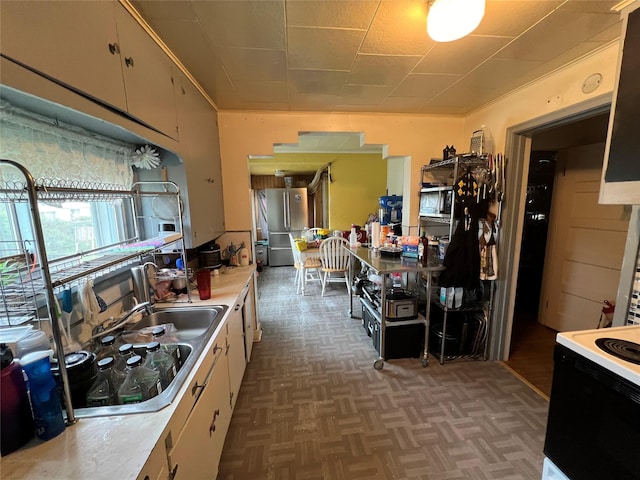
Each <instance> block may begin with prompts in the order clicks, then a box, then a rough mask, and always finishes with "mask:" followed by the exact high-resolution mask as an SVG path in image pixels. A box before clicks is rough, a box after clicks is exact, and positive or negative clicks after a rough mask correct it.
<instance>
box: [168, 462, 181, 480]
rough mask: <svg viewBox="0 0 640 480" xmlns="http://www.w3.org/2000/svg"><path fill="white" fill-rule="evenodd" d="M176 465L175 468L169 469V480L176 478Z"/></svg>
mask: <svg viewBox="0 0 640 480" xmlns="http://www.w3.org/2000/svg"><path fill="white" fill-rule="evenodd" d="M178 465H179V464H177V463H176V466H175V467H173V469H171V472H170V473H169V480H173V479H174V478H176V473H178Z"/></svg>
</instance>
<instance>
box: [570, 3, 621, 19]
mask: <svg viewBox="0 0 640 480" xmlns="http://www.w3.org/2000/svg"><path fill="white" fill-rule="evenodd" d="M619 3H620V0H568V1H567V2H566V3H564V4H563V5H562V6H561V7H560V8H559V10H561V11H566V12H572V13H578V12H582V13H608V14H613V15H616V16H618V13H614V12H612V10H611V9H612V8H613V7H615V6H616V5H617V4H619Z"/></svg>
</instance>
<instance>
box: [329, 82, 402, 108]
mask: <svg viewBox="0 0 640 480" xmlns="http://www.w3.org/2000/svg"><path fill="white" fill-rule="evenodd" d="M392 91H393V87H388V86H379V85H350V84H347V85H345V86H344V87H342V92H341V94H340V96H341V97H342V98H341V103H342V104H344V105H361V104H365V103H369V104H374V105H375V104H377V103H380V102H381V101H382V100H384V99H385V98H386V97H387V96H389V94H390V93H391V92H392Z"/></svg>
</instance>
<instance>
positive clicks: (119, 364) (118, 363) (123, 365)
mask: <svg viewBox="0 0 640 480" xmlns="http://www.w3.org/2000/svg"><path fill="white" fill-rule="evenodd" d="M133 356H134V352H133V345H132V344H130V343H125V344H124V345H121V346H120V348H118V356H117V357H116V358H115V363H114V365H113V373H112V375H111V378H112V379H113V385H114V388H115V389H118V388H119V387H120V385H122V382H124V379H125V377H126V376H127V360H129V359H130V358H131V357H133Z"/></svg>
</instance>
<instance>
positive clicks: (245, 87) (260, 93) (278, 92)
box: [233, 81, 289, 103]
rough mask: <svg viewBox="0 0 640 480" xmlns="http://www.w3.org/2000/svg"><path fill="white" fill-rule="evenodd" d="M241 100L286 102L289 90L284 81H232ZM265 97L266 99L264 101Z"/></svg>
mask: <svg viewBox="0 0 640 480" xmlns="http://www.w3.org/2000/svg"><path fill="white" fill-rule="evenodd" d="M233 86H234V88H235V90H236V92H237V94H238V95H239V96H240V98H241V99H242V101H243V102H262V103H286V102H288V101H289V92H288V87H287V83H286V82H252V81H238V82H233ZM265 99H267V101H265Z"/></svg>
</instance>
